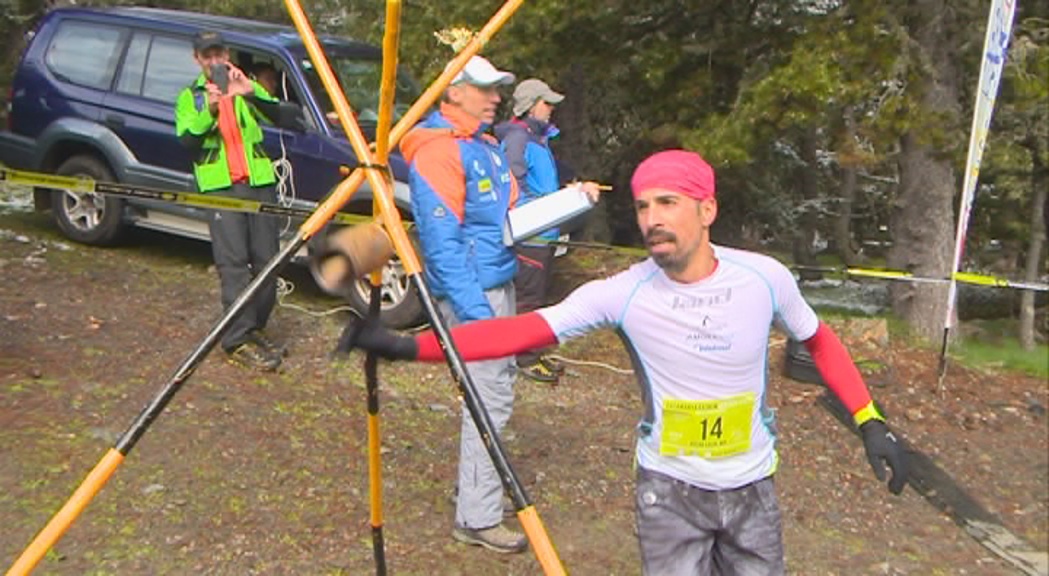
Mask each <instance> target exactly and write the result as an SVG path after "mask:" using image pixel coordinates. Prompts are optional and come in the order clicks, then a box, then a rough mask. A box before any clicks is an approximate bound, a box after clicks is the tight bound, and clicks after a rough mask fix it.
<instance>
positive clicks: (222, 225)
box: [208, 184, 280, 352]
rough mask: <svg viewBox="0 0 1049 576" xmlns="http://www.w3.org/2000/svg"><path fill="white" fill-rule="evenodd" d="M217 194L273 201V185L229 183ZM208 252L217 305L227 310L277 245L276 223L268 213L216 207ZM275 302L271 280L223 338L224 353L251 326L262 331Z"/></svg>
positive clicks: (274, 284) (244, 337) (241, 340)
mask: <svg viewBox="0 0 1049 576" xmlns="http://www.w3.org/2000/svg"><path fill="white" fill-rule="evenodd" d="M213 193H214V194H216V195H222V196H231V197H233V198H243V199H245V200H256V201H260V202H276V201H277V193H276V191H275V190H274V189H273V187H272V186H264V187H259V188H252V187H251V186H248V185H247V184H234V185H233V186H232V187H231V188H227V189H225V190H216V191H215V192H213ZM208 230H209V231H210V232H211V253H212V256H213V257H214V259H215V269H216V270H218V273H219V284H220V285H221V288H222V309H223V310H227V309H229V307H230V306H231V305H232V304H233V301H234V300H236V299H237V296H239V295H240V293H241V292H243V291H244V288H246V287H247V286H248V284H250V283H251V281H252V280H253V279H254V278H255V275H256V274H258V273H259V272H260V271H261V270H262V268H263V267H264V266H266V264H267V263H268V262H269V261H270V260H271V259H272V258H273V257H274V256H276V255H277V251H278V250H279V248H280V245H279V243H280V221H279V219H277V218H275V217H273V216H266V215H261V214H245V213H243V212H224V211H216V212H215V213H214V214H212V216H211V220H209V221H208ZM276 302H277V281H276V278H274V279H273V280H271V281H269V282H267V283H266V284H264V285H263V286H262V287H261V289H260V290H259V291H258V292H257V293H256V294H255V298H253V299H252V300H251V301H250V302H248V304H247V306H245V307H244V309H243V310H241V312H240V314H237V316H236V317H235V318H234V319H233V323H232V324H231V325H230V327H229V328H228V329H227V330H226V333H225V334H223V336H222V349H223V350H226V351H227V352H228V351H230V350H233V349H234V348H236V347H237V346H239V345H241V344H243V343H244V341H245V340H247V338H248V334H249V333H250V332H251V331H252V330H261V329H262V328H265V327H266V322H267V321H268V320H269V318H270V313H271V312H273V306H274V304H275V303H276Z"/></svg>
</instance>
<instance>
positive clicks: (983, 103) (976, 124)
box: [941, 0, 1016, 360]
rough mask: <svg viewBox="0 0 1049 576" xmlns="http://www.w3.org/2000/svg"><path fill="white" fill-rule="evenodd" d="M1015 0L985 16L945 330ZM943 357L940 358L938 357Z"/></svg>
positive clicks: (1001, 1)
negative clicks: (977, 84)
mask: <svg viewBox="0 0 1049 576" xmlns="http://www.w3.org/2000/svg"><path fill="white" fill-rule="evenodd" d="M1015 12H1016V0H993V1H992V2H991V14H990V17H989V18H988V19H987V37H986V39H985V40H984V45H983V63H982V64H981V65H980V84H979V86H977V92H976V108H975V110H973V125H972V132H971V133H970V134H969V155H968V158H967V159H966V162H965V182H964V184H963V185H962V200H961V203H960V204H959V206H958V229H957V235H956V236H955V240H954V264H953V267H952V268H951V276H950V277H951V278H952V280H951V282H950V285H949V288H948V291H947V318H946V319H945V320H944V324H943V327H944V330H945V331H946V330H950V328H951V324H952V318H953V317H954V303H955V297H956V294H957V286H958V285H957V283H956V282H955V281H954V279H953V278H954V274H955V273H956V272H958V269H959V267H960V266H961V262H962V254H963V253H964V251H965V236H966V233H967V231H968V228H969V214H970V212H971V211H972V206H973V201H974V200H975V199H976V181H977V177H978V176H979V175H980V159H981V158H982V157H983V149H984V146H985V145H986V144H987V132H988V130H989V129H990V127H991V112H992V111H993V110H994V99H995V97H996V96H997V95H998V84H1000V83H1001V80H1002V73H1003V72H1004V71H1005V55H1006V49H1007V48H1008V47H1009V38H1010V37H1011V36H1012V30H1013V14H1014V13H1015ZM941 360H942V359H941Z"/></svg>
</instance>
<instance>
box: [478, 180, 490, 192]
mask: <svg viewBox="0 0 1049 576" xmlns="http://www.w3.org/2000/svg"><path fill="white" fill-rule="evenodd" d="M477 191H478V192H480V193H481V194H487V193H488V192H491V191H492V179H491V178H485V179H483V180H481V181H479V182H478V183H477Z"/></svg>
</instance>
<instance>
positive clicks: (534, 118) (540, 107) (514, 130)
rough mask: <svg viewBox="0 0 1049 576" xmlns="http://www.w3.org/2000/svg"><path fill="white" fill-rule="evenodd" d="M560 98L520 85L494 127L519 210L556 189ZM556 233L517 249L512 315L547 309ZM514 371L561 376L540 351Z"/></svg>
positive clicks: (544, 87) (531, 82)
mask: <svg viewBox="0 0 1049 576" xmlns="http://www.w3.org/2000/svg"><path fill="white" fill-rule="evenodd" d="M564 99H565V97H564V95H563V94H559V93H557V92H554V91H553V90H552V89H551V88H550V86H549V85H548V84H547V83H546V82H543V81H542V80H539V79H537V78H529V79H527V80H524V81H522V82H521V83H520V84H518V85H517V87H516V88H515V89H514V101H513V115H514V117H513V118H512V119H511V120H509V121H507V122H503V123H501V124H499V125H498V126H496V127H495V135H496V137H497V138H499V141H500V146H501V147H502V149H503V151H504V152H505V153H506V157H507V159H508V160H509V161H510V171H511V172H513V175H514V178H516V179H517V185H518V188H519V189H520V192H521V199H520V201H519V202H518V203H519V204H520V205H524V204H527V203H528V202H531V201H533V200H536V199H538V198H540V197H542V196H545V195H547V194H552V193H554V192H557V190H558V189H560V187H561V186H560V179H559V178H558V172H557V161H556V160H555V159H554V154H553V152H551V150H550V140H551V139H553V138H555V137H557V135H558V130H557V127H556V126H554V125H553V124H552V123H551V122H550V116H551V115H552V114H553V112H554V106H556V105H557V104H559V103H560V102H561V101H562V100H564ZM582 186H583V187H584V189H586V190H587V193H588V194H589V195H590V196H591V197H596V196H597V194H598V191H597V185H596V184H595V183H593V182H585V183H583V184H582ZM558 234H559V232H558V229H557V228H551V229H550V230H547V231H546V232H543V233H542V234H539V235H538V236H537V237H536V238H535V239H534V240H535V241H532V242H524V243H521V244H519V245H518V246H517V259H518V267H517V276H515V277H514V286H515V288H516V291H517V292H516V296H517V312H518V313H520V314H524V313H525V312H531V311H533V310H538V309H539V308H542V307H543V306H546V304H547V302H546V293H547V290H548V289H549V285H550V276H551V272H552V267H553V264H554V247H553V246H552V245H551V244H549V242H550V241H551V240H557V237H558ZM517 366H518V367H519V369H520V372H521V373H522V374H524V375H525V376H527V377H529V378H531V379H532V380H536V381H538V382H556V381H557V379H558V374H559V373H560V372H562V371H563V370H564V366H563V365H561V363H560V362H557V361H555V360H553V359H552V358H550V357H548V356H547V355H545V354H544V353H543V351H541V350H529V351H528V352H524V353H522V354H518V355H517Z"/></svg>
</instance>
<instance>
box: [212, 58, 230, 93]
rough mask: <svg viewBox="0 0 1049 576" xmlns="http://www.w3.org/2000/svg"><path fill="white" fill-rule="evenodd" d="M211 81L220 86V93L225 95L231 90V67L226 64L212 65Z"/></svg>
mask: <svg viewBox="0 0 1049 576" xmlns="http://www.w3.org/2000/svg"><path fill="white" fill-rule="evenodd" d="M211 81H212V83H214V84H215V86H218V88H219V92H222V93H223V94H225V93H226V92H227V91H228V90H229V67H228V66H226V65H225V64H212V65H211Z"/></svg>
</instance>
